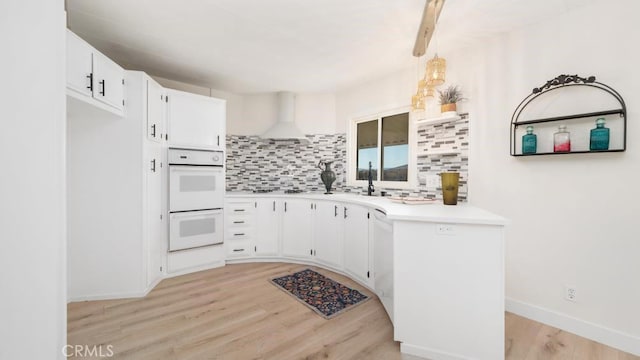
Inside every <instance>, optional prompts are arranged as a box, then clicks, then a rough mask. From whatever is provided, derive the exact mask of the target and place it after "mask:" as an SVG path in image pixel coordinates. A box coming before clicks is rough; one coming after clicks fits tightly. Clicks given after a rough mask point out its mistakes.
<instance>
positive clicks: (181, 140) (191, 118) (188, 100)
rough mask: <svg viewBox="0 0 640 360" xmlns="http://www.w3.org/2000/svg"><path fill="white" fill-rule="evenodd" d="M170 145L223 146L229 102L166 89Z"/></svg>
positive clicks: (213, 147)
mask: <svg viewBox="0 0 640 360" xmlns="http://www.w3.org/2000/svg"><path fill="white" fill-rule="evenodd" d="M167 95H168V96H169V99H168V107H167V109H168V122H169V145H170V146H172V147H197V148H211V149H224V148H225V122H226V116H227V109H226V101H225V100H221V99H216V98H212V97H208V96H202V95H196V94H191V93H186V92H183V91H177V90H167Z"/></svg>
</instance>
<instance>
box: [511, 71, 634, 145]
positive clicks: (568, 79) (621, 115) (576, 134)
mask: <svg viewBox="0 0 640 360" xmlns="http://www.w3.org/2000/svg"><path fill="white" fill-rule="evenodd" d="M575 86H581V87H590V88H594V89H597V90H599V91H602V92H603V96H612V97H613V98H615V100H616V101H617V103H618V104H619V105H620V107H619V108H618V107H616V108H614V109H605V110H602V111H595V112H585V113H577V114H569V115H563V116H555V117H549V118H541V119H523V116H522V114H523V111H524V110H525V108H527V106H529V105H530V104H531V103H533V102H534V101H536V100H538V99H539V98H540V96H542V95H545V94H548V93H550V92H552V91H556V90H563V89H568V88H570V87H575ZM607 94H608V95H607ZM554 123H555V125H559V126H558V130H557V132H555V133H553V132H552V131H553V130H552V127H553V125H554ZM567 124H569V126H568V125H567ZM534 125H535V126H534ZM593 125H596V127H595V128H593V129H591V130H589V129H588V127H589V126H593ZM607 126H610V128H609V127H607ZM536 127H537V129H536ZM626 134H627V108H626V105H625V103H624V100H623V99H622V96H621V95H620V94H619V93H618V92H617V91H616V90H614V89H613V88H612V87H610V86H608V85H605V84H603V83H600V82H598V81H596V77H595V76H589V77H581V76H578V75H559V76H557V77H555V78H553V79H551V80H549V81H547V82H546V83H545V84H544V85H542V86H540V87H536V88H534V89H533V91H532V92H531V94H529V95H528V96H527V97H525V98H524V99H523V100H522V101H521V102H520V104H519V105H518V106H517V107H516V109H515V111H514V112H513V115H512V117H511V132H510V138H511V141H510V147H511V149H510V153H511V155H512V156H530V155H557V154H575V153H593V152H622V151H625V150H626V148H627V135H626ZM610 136H611V140H612V141H611V146H610ZM572 145H573V146H572Z"/></svg>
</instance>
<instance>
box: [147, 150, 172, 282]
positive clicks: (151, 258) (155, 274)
mask: <svg viewBox="0 0 640 360" xmlns="http://www.w3.org/2000/svg"><path fill="white" fill-rule="evenodd" d="M147 154H148V156H147V162H145V164H146V166H147V171H146V173H147V186H146V197H147V209H146V218H147V241H148V251H147V254H148V257H147V286H149V285H151V283H153V282H154V281H156V280H157V279H158V278H159V277H160V276H162V263H163V261H162V260H163V256H164V254H165V253H166V251H167V246H166V238H165V234H166V231H167V227H166V218H165V215H164V213H163V210H164V209H163V206H162V200H163V196H162V194H163V191H162V185H163V182H162V178H163V172H164V169H165V168H166V166H164V164H162V146H161V145H159V144H153V145H149V146H147Z"/></svg>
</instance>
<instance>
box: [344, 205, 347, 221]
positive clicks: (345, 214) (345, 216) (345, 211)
mask: <svg viewBox="0 0 640 360" xmlns="http://www.w3.org/2000/svg"><path fill="white" fill-rule="evenodd" d="M344 218H345V219H346V218H347V207H346V206H345V207H344Z"/></svg>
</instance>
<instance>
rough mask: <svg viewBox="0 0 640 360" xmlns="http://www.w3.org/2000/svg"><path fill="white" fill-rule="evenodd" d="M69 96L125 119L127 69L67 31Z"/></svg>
mask: <svg viewBox="0 0 640 360" xmlns="http://www.w3.org/2000/svg"><path fill="white" fill-rule="evenodd" d="M67 89H68V91H67V94H68V95H70V96H72V97H74V98H76V99H79V100H81V101H84V102H86V103H89V104H91V105H94V106H97V107H99V108H101V109H103V110H107V111H110V112H112V113H115V114H117V115H120V116H122V115H123V114H124V113H123V111H124V69H123V68H122V67H120V66H119V65H118V64H116V63H115V62H113V61H112V60H111V59H109V58H108V57H106V56H104V55H103V54H102V53H100V52H99V51H98V50H96V49H95V48H93V47H92V46H91V45H89V44H88V43H87V42H86V41H84V40H82V39H81V38H80V37H78V36H77V35H76V34H74V33H73V32H71V31H69V30H67Z"/></svg>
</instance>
